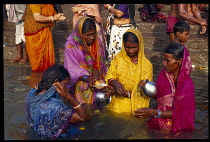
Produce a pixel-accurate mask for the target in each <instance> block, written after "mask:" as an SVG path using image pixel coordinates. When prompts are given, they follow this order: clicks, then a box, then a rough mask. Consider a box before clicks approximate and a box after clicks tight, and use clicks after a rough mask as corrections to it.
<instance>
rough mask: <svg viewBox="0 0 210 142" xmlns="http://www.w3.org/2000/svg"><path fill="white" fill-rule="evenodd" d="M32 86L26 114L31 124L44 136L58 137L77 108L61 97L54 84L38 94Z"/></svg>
mask: <svg viewBox="0 0 210 142" xmlns="http://www.w3.org/2000/svg"><path fill="white" fill-rule="evenodd" d="M36 91H37V90H36V89H34V88H32V89H31V90H30V91H29V93H28V95H27V98H26V116H27V119H28V122H29V124H30V126H31V127H32V128H33V129H34V130H35V131H36V133H37V134H38V135H40V136H42V137H44V138H52V139H54V138H57V137H58V136H59V135H60V134H61V133H62V132H63V131H64V130H65V129H66V128H67V127H68V126H70V124H71V122H70V121H71V119H72V115H73V114H74V112H75V110H74V109H73V108H70V107H69V106H67V105H66V104H64V102H63V101H62V100H61V99H59V96H60V95H59V94H58V93H57V91H56V90H55V88H54V86H53V87H51V88H50V89H48V90H47V91H46V92H44V93H43V94H41V95H37V96H36Z"/></svg>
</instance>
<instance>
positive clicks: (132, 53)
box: [124, 42, 139, 58]
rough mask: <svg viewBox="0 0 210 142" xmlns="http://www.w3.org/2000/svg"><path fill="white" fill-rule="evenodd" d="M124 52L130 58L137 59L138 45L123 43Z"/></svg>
mask: <svg viewBox="0 0 210 142" xmlns="http://www.w3.org/2000/svg"><path fill="white" fill-rule="evenodd" d="M124 47H125V52H126V54H127V55H128V56H129V57H130V58H133V57H138V53H139V43H132V42H125V43H124Z"/></svg>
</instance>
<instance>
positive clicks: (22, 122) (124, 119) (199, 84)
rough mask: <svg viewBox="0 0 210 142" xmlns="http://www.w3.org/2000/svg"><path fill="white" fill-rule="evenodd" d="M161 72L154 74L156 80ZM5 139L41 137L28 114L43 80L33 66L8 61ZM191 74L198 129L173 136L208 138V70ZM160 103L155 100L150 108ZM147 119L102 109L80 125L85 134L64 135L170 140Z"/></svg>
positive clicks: (92, 138)
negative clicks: (27, 101)
mask: <svg viewBox="0 0 210 142" xmlns="http://www.w3.org/2000/svg"><path fill="white" fill-rule="evenodd" d="M157 74H158V72H157V71H156V72H155V73H154V80H155V79H156V77H157ZM3 75H4V139H5V140H39V139H40V138H39V137H38V136H37V135H36V134H35V132H34V131H33V130H32V129H31V128H30V127H29V124H28V122H27V119H26V116H25V99H26V95H27V93H28V91H29V90H30V88H31V87H32V86H33V85H34V83H35V82H38V81H40V79H41V76H42V73H32V71H31V67H30V65H19V64H18V63H13V64H11V63H10V62H9V60H6V59H5V60H4V74H3ZM191 77H192V79H193V81H194V85H195V95H196V113H195V131H194V132H191V133H183V134H182V135H177V136H175V137H172V138H173V139H208V138H209V125H208V122H209V117H208V70H207V69H195V68H194V69H193V70H192V73H191ZM155 105H156V102H155V100H151V104H150V107H154V106H155ZM146 121H147V120H146V119H145V120H139V119H137V118H136V117H133V116H130V115H127V114H115V113H109V112H106V106H104V107H103V109H102V110H101V111H99V110H95V111H94V112H92V119H91V121H89V122H82V123H80V124H79V127H80V128H83V129H84V130H82V132H83V134H80V135H74V136H71V137H67V138H63V139H66V140H115V139H166V138H168V137H167V136H163V135H160V134H158V133H156V132H155V131H153V130H148V129H146Z"/></svg>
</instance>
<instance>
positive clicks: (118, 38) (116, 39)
mask: <svg viewBox="0 0 210 142" xmlns="http://www.w3.org/2000/svg"><path fill="white" fill-rule="evenodd" d="M132 27H133V26H132V24H125V25H120V26H118V25H113V26H112V31H111V34H110V35H111V36H110V41H109V42H110V43H109V47H108V48H107V53H108V62H109V63H110V62H111V60H112V59H113V58H114V56H115V55H116V54H117V53H118V52H120V51H121V50H122V36H123V34H124V33H125V31H126V30H128V29H130V28H132Z"/></svg>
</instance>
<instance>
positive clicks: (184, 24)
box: [174, 21, 190, 35]
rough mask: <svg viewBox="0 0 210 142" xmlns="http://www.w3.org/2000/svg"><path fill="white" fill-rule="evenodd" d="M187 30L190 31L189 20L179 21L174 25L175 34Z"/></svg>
mask: <svg viewBox="0 0 210 142" xmlns="http://www.w3.org/2000/svg"><path fill="white" fill-rule="evenodd" d="M185 31H187V32H189V31H190V25H189V24H188V23H187V22H185V21H179V22H177V23H176V24H175V25H174V35H176V33H177V32H180V33H183V32H185Z"/></svg>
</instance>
